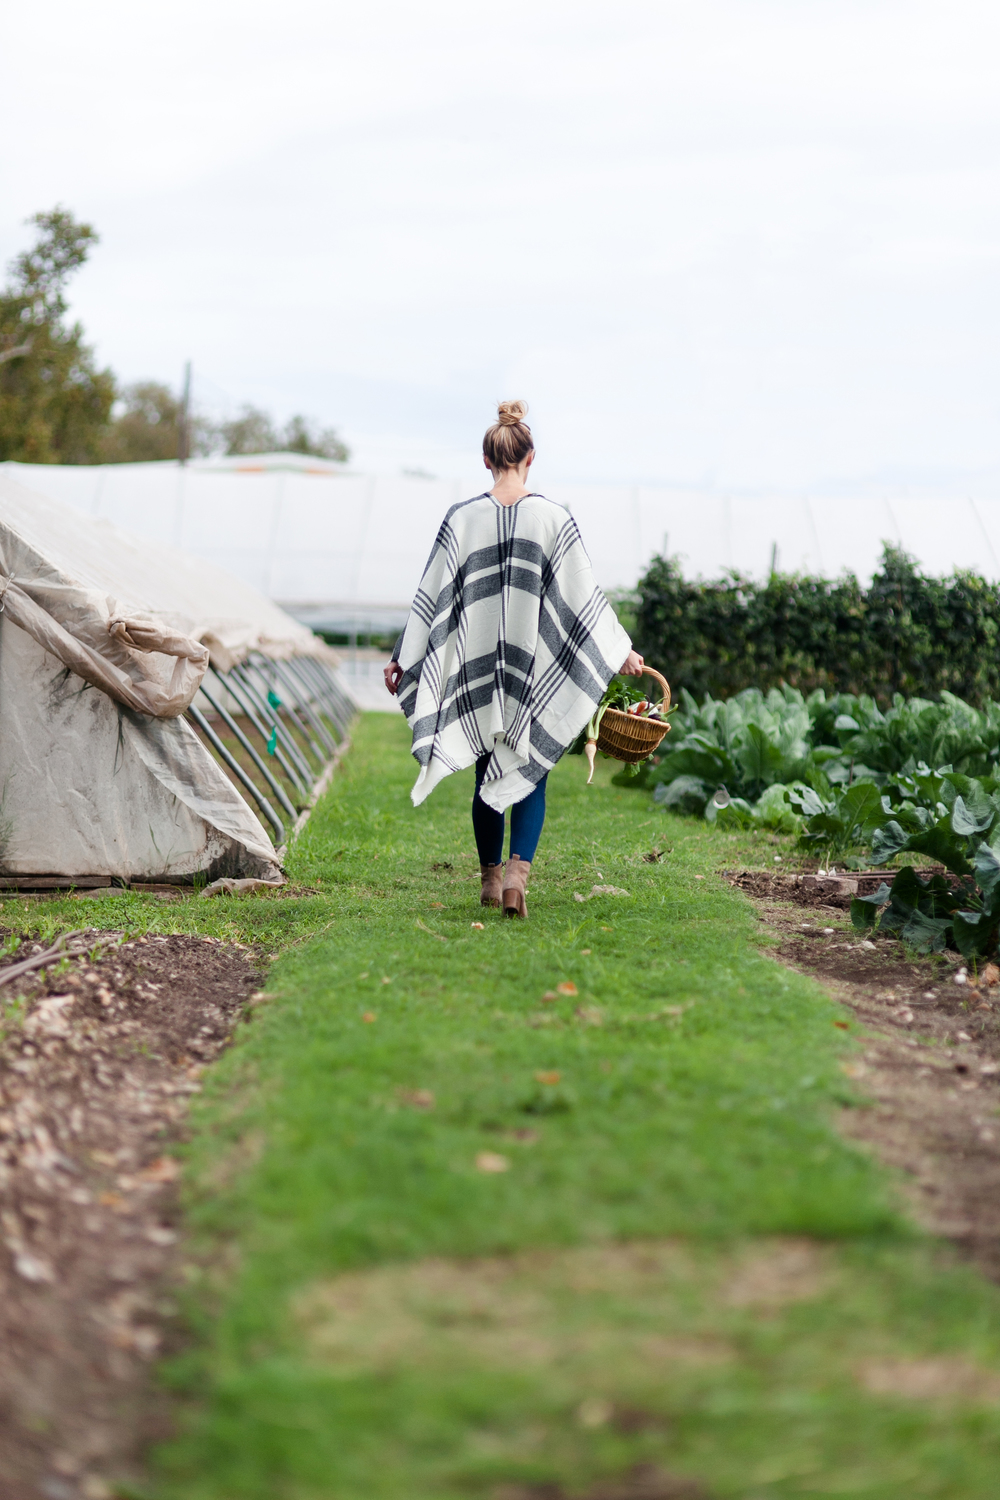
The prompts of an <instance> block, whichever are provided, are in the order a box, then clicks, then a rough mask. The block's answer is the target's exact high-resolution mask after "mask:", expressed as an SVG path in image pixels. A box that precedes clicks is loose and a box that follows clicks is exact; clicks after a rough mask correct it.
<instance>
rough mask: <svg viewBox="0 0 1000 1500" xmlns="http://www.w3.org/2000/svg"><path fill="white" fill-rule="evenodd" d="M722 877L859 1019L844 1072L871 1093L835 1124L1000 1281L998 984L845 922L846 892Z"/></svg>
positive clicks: (791, 958) (761, 877)
mask: <svg viewBox="0 0 1000 1500" xmlns="http://www.w3.org/2000/svg"><path fill="white" fill-rule="evenodd" d="M921 873H924V872H921ZM725 878H727V879H729V880H730V881H731V882H732V883H733V884H735V885H737V886H738V887H739V888H740V889H741V890H745V891H746V892H747V894H748V895H750V896H752V897H753V899H754V901H755V902H756V904H757V907H758V910H759V912H760V915H761V919H762V921H763V922H764V923H765V924H766V925H767V927H768V928H769V929H770V931H771V932H772V933H773V934H774V935H775V936H776V937H777V938H778V940H779V947H778V950H777V951H778V956H779V957H780V959H781V960H782V962H783V963H786V964H787V965H788V966H789V967H790V968H793V969H798V970H799V971H801V972H803V973H808V974H812V975H814V976H815V977H816V978H818V979H820V980H821V981H822V983H823V984H824V986H825V987H826V988H827V989H828V990H829V992H830V994H831V995H832V996H833V998H835V999H836V1000H839V1001H841V1002H842V1003H843V1004H845V1005H848V1006H850V1008H851V1009H852V1010H853V1011H854V1013H855V1015H856V1016H857V1017H858V1020H859V1021H861V1022H862V1023H863V1025H864V1028H865V1030H864V1033H863V1039H864V1043H865V1047H864V1051H863V1053H862V1054H861V1055H860V1056H859V1057H858V1058H857V1059H855V1060H853V1061H851V1062H848V1063H846V1064H845V1072H847V1074H848V1076H849V1077H852V1078H855V1079H857V1080H858V1084H859V1088H860V1089H861V1090H862V1091H863V1093H864V1094H865V1095H867V1097H868V1101H869V1103H868V1107H867V1108H864V1107H863V1108H860V1109H851V1110H845V1111H844V1114H843V1117H842V1127H843V1129H844V1131H845V1133H846V1134H848V1135H850V1136H851V1137H852V1138H853V1139H855V1140H858V1141H861V1142H864V1143H865V1144H866V1145H868V1146H870V1147H871V1148H872V1149H873V1150H874V1151H875V1152H876V1154H877V1155H878V1156H879V1157H880V1158H881V1159H882V1160H883V1161H885V1162H887V1163H888V1164H889V1165H891V1166H893V1167H894V1168H896V1169H897V1170H898V1171H899V1172H900V1173H901V1174H902V1177H903V1181H904V1183H906V1184H907V1185H908V1195H909V1197H910V1200H911V1206H912V1209H913V1211H914V1213H915V1215H916V1217H917V1218H918V1220H919V1222H920V1223H921V1224H922V1225H923V1226H924V1227H925V1228H926V1229H928V1230H929V1231H930V1232H931V1233H933V1234H939V1235H942V1236H944V1237H946V1238H948V1239H950V1240H953V1241H954V1242H955V1243H956V1244H958V1245H959V1246H961V1247H962V1249H963V1250H964V1251H965V1252H966V1253H967V1254H968V1255H970V1256H971V1258H972V1259H973V1260H975V1261H976V1263H977V1264H978V1265H979V1266H980V1267H981V1269H982V1270H984V1271H985V1272H986V1273H987V1274H988V1275H989V1276H991V1277H992V1278H993V1279H994V1280H1000V1003H998V1002H1000V988H993V989H988V988H986V987H985V986H981V987H979V988H977V987H976V986H975V984H974V983H973V980H972V976H969V978H968V980H966V982H965V983H959V982H956V980H958V979H960V978H961V977H962V973H963V969H964V965H963V963H962V960H961V959H960V957H959V955H958V954H953V953H943V954H932V955H929V956H928V957H926V958H917V957H914V956H913V955H911V954H909V953H908V952H907V951H906V950H905V949H904V947H903V945H902V944H901V943H900V942H898V941H896V940H895V939H892V938H889V937H884V936H883V937H876V938H874V939H873V938H871V937H868V936H866V935H864V934H861V933H858V932H856V931H854V930H853V929H852V928H851V927H850V925H849V923H848V922H847V921H845V917H846V914H847V910H848V909H849V907H850V902H851V896H850V893H848V892H839V891H834V890H830V891H824V890H818V889H817V887H816V885H814V884H812V883H808V884H805V883H803V881H802V878H801V877H799V876H796V875H794V874H792V873H791V872H788V873H784V872H772V871H743V872H740V873H739V874H735V873H732V874H731V873H729V872H727V873H726V875H725Z"/></svg>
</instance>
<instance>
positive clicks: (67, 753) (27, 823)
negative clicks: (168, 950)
mask: <svg viewBox="0 0 1000 1500" xmlns="http://www.w3.org/2000/svg"><path fill="white" fill-rule="evenodd" d="M0 570H2V577H0V593H2V595H3V613H2V615H0V875H5V876H8V877H9V876H20V875H60V876H67V877H70V878H73V877H82V876H94V875H98V876H108V877H118V878H124V879H141V880H156V879H170V880H176V879H184V878H189V877H191V876H193V875H194V874H196V873H204V874H205V875H206V876H208V878H210V879H211V878H215V877H218V876H236V877H249V876H260V877H262V878H265V879H275V878H278V877H279V875H280V872H279V870H278V868H277V864H276V860H275V854H274V849H273V846H272V844H271V841H270V839H269V838H268V836H267V834H266V833H265V831H264V829H263V827H262V826H261V824H260V823H259V821H258V819H257V818H256V816H255V815H254V813H253V812H252V811H251V809H250V807H249V806H248V805H247V803H246V802H245V801H244V800H243V798H242V797H241V796H240V795H239V793H238V792H237V791H236V789H235V787H234V786H233V785H232V783H231V782H230V781H229V779H228V777H227V776H225V775H224V773H223V772H222V770H221V769H220V768H219V766H218V765H217V764H216V762H215V760H213V758H212V756H211V755H210V754H209V752H208V751H207V750H206V748H205V746H204V745H203V744H202V742H201V740H200V739H199V738H198V736H197V735H196V734H195V732H194V730H193V729H192V728H191V726H190V725H189V724H188V722H187V721H186V720H185V719H183V718H181V717H178V715H179V714H180V713H181V712H182V710H183V708H184V706H185V704H186V703H188V702H190V700H191V698H192V697H193V696H194V694H195V692H196V691H197V687H198V684H199V682H200V680H201V677H202V676H203V674H204V671H205V668H206V663H207V660H208V649H209V645H210V643H212V642H214V645H213V646H212V649H213V651H214V650H221V652H222V653H223V654H224V655H227V656H228V655H229V653H230V652H232V653H233V654H234V655H235V654H239V653H245V652H246V651H247V650H249V649H251V648H252V647H258V648H264V647H268V648H270V650H271V651H272V652H273V653H274V654H275V655H285V656H290V655H293V654H295V653H296V652H297V651H300V652H301V651H303V650H304V651H306V652H315V651H316V650H317V649H318V650H319V651H320V652H323V651H324V650H325V648H323V646H322V643H320V642H316V641H315V639H314V638H313V637H312V635H311V633H310V632H309V631H306V630H303V629H302V627H301V626H298V625H296V624H295V622H294V621H292V620H290V619H289V618H288V617H287V616H285V615H283V614H282V612H281V611H280V610H278V609H276V608H275V607H274V606H273V605H270V604H268V603H267V601H266V600H262V599H260V598H259V597H257V596H255V595H254V594H253V592H252V591H251V590H249V589H247V588H246V587H245V586H244V585H242V584H240V583H238V582H236V581H235V580H231V579H228V578H226V576H225V574H222V573H221V572H220V570H218V569H216V568H214V567H212V566H210V565H208V564H205V563H203V562H199V561H197V560H193V559H188V558H184V557H183V556H182V555H178V554H177V553H176V552H175V551H174V550H173V549H167V548H164V547H151V546H150V545H149V544H148V543H144V542H136V541H134V540H132V539H130V538H128V537H125V536H123V535H122V534H121V533H120V532H118V531H117V530H116V529H115V528H114V527H112V526H111V525H109V524H108V523H107V522H100V521H98V522H95V521H92V520H90V519H88V518H87V517H84V516H81V515H80V514H79V513H78V512H74V511H72V510H71V509H69V508H68V507H66V506H64V505H60V504H58V503H57V502H55V501H52V500H49V499H46V498H44V497H43V496H40V495H33V494H32V493H31V492H30V491H28V490H26V489H24V488H23V487H22V486H20V485H18V484H15V483H14V482H13V481H11V480H10V479H9V478H7V477H4V478H2V479H0ZM241 604H242V606H243V608H242V610H241V609H240V605H241Z"/></svg>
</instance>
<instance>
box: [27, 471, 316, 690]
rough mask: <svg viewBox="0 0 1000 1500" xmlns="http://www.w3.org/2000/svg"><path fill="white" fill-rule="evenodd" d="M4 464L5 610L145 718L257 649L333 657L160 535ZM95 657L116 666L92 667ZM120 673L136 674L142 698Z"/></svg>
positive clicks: (308, 634)
mask: <svg viewBox="0 0 1000 1500" xmlns="http://www.w3.org/2000/svg"><path fill="white" fill-rule="evenodd" d="M5 467H6V470H7V472H3V473H0V570H2V573H3V577H2V578H0V591H2V590H3V588H4V583H5V580H12V581H11V582H10V583H9V584H8V585H7V591H6V606H5V607H6V608H7V610H8V612H10V613H11V614H12V618H13V617H15V616H18V615H19V614H21V615H23V618H20V617H18V619H17V622H18V623H19V624H23V628H24V629H26V630H28V632H29V634H32V635H34V636H35V639H40V637H39V635H36V634H35V632H36V630H38V631H41V630H43V629H45V628H48V629H49V630H50V632H51V634H50V639H49V640H46V641H42V642H41V643H42V644H44V645H45V646H46V648H47V649H49V650H51V651H52V653H53V655H56V656H58V657H59V659H60V660H61V661H64V662H65V664H66V665H67V666H69V667H71V669H72V670H73V671H76V672H78V673H79V674H80V675H81V676H83V677H85V678H86V679H87V680H88V681H92V682H93V683H94V686H96V687H101V688H102V689H103V690H104V691H105V692H109V693H111V695H112V697H115V698H116V699H117V700H118V701H119V702H122V703H127V704H128V706H129V707H131V708H134V709H136V710H137V711H138V712H142V713H155V714H157V715H166V716H169V715H171V714H177V713H181V712H183V710H184V708H186V707H187V704H188V703H190V701H191V699H192V698H193V696H194V694H195V692H196V690H197V687H198V683H199V682H200V680H201V677H202V676H203V675H204V671H205V667H206V665H207V663H208V660H209V657H211V660H212V663H213V665H214V666H217V667H218V668H219V669H220V670H221V671H226V670H228V668H229V667H231V666H232V665H233V664H234V663H235V662H236V661H240V660H242V659H243V658H244V657H245V656H246V654H247V653H248V652H249V651H253V650H256V651H260V652H262V653H263V654H264V655H265V656H273V657H281V658H286V657H289V656H294V655H300V656H302V655H305V656H321V657H331V656H332V653H330V651H329V649H328V648H327V647H326V646H325V645H324V644H323V642H322V641H321V640H320V639H319V638H318V637H317V636H315V635H313V633H312V631H311V630H307V629H306V628H304V627H303V626H302V625H299V624H297V623H296V621H295V620H293V619H292V618H291V616H290V615H287V614H285V612H284V611H283V610H281V609H279V608H278V607H277V606H276V605H274V604H272V603H271V602H270V601H269V600H267V599H264V598H262V597H261V596H260V594H258V593H257V592H256V590H254V589H253V588H249V587H247V585H246V584H245V583H243V582H241V581H240V580H239V579H238V578H234V577H232V576H231V575H230V574H228V573H226V572H225V571H224V570H223V569H222V568H220V567H218V566H216V565H215V564H213V563H212V562H209V561H206V560H204V559H202V558H196V557H191V556H189V555H188V554H187V553H185V552H183V551H181V550H180V549H178V548H176V547H172V546H170V545H169V544H168V543H166V542H163V541H161V540H159V539H156V540H154V541H150V540H149V539H147V538H139V537H136V536H132V535H128V534H126V533H125V532H122V531H119V530H118V528H117V527H116V526H114V525H112V524H111V523H110V522H109V521H108V520H106V519H105V518H103V517H96V518H95V517H90V516H86V515H82V514H81V513H80V512H79V510H77V509H75V508H73V507H71V506H70V505H67V504H65V503H61V502H60V501H59V500H54V499H52V498H51V497H50V496H48V495H46V494H45V493H44V492H39V491H37V490H34V489H27V488H25V487H24V486H23V485H21V484H19V483H18V482H17V481H16V480H15V479H13V478H12V477H11V476H10V468H11V467H12V466H5ZM23 467H24V466H22V468H23ZM43 468H44V466H43V465H39V466H37V467H36V468H34V469H33V470H32V471H31V472H32V473H33V474H38V473H39V472H40V471H41V470H42V469H43ZM135 500H136V504H135V511H134V519H135V520H136V522H137V523H140V524H141V522H142V517H143V514H144V510H145V506H144V505H143V503H142V497H141V495H136V497H135ZM24 595H26V596H27V597H28V598H29V599H30V600H31V601H32V602H33V604H34V605H35V606H36V608H35V610H34V611H29V610H28V605H27V604H26V603H25V601H24V600H23V599H22V598H21V597H20V596H24ZM39 611H41V612H43V613H44V614H45V615H47V616H48V617H49V621H50V622H54V625H55V626H60V627H62V630H63V631H64V632H66V633H67V634H68V635H69V636H71V637H73V639H74V640H75V641H76V642H77V647H76V648H74V647H73V646H71V645H70V644H69V643H68V642H67V641H66V640H65V639H64V638H63V637H62V635H61V634H60V632H59V630H57V629H54V628H53V626H52V624H50V625H49V626H48V627H45V626H44V624H43V622H42V620H41V619H40V617H39ZM81 648H84V649H81ZM74 652H75V659H73V660H70V659H69V658H70V656H72V655H74ZM151 653H152V655H151ZM95 654H96V656H98V657H100V658H101V659H102V662H103V663H104V664H106V667H103V666H102V665H101V664H100V663H95V662H94V655H95ZM156 656H160V657H162V658H163V660H161V661H159V662H157V661H156V660H155V657H156ZM88 663H89V664H90V665H91V666H92V668H93V670H94V671H95V673H99V672H101V671H102V670H103V671H105V672H106V677H105V680H101V681H98V680H97V677H96V676H95V677H91V676H89V675H88V671H87V670H86V668H87V664H88ZM107 668H113V669H116V671H108V670H107ZM120 674H124V678H128V679H131V686H132V690H133V693H132V695H130V693H129V686H128V683H127V682H126V681H124V680H123V677H122V676H121V675H120ZM142 684H146V686H145V687H143V686H142Z"/></svg>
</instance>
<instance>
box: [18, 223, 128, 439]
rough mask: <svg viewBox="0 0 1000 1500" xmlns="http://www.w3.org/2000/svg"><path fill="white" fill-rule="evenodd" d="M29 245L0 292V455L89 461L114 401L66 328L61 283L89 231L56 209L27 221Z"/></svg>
mask: <svg viewBox="0 0 1000 1500" xmlns="http://www.w3.org/2000/svg"><path fill="white" fill-rule="evenodd" d="M28 222H29V223H30V224H34V225H35V227H36V228H37V230H38V237H37V240H36V243H35V244H34V245H33V246H32V247H31V248H30V249H29V250H25V251H22V253H21V254H20V255H18V256H16V257H15V259H14V260H13V261H12V262H11V264H10V267H9V281H8V284H7V286H6V287H5V288H4V290H3V291H2V292H0V459H17V460H19V461H20V462H22V463H36V464H38V463H42V464H51V463H69V464H81V463H94V462H96V461H97V460H98V459H99V457H100V447H101V442H102V438H103V437H104V434H105V433H106V431H107V427H108V421H109V418H110V415H111V406H112V403H113V401H114V399H115V380H114V376H113V375H112V373H111V371H110V370H99V369H98V368H97V365H96V363H95V360H94V353H93V350H92V349H90V348H89V347H88V346H87V345H86V344H85V343H84V341H83V329H82V327H81V326H80V324H79V323H74V324H72V325H71V326H68V325H67V324H66V322H65V317H66V308H67V304H66V298H65V287H66V283H67V281H68V280H69V278H70V277H71V276H72V275H73V273H74V272H75V271H78V270H79V269H80V267H81V266H82V265H83V264H84V262H85V261H86V259H87V256H88V255H89V253H90V250H91V247H92V246H93V245H95V244H96V243H97V235H96V234H95V232H94V230H93V229H92V228H91V226H90V225H89V224H80V223H78V222H77V221H76V220H75V219H74V218H73V216H72V214H70V213H68V212H67V210H66V209H64V208H58V207H57V208H54V209H52V210H51V211H50V212H48V213H39V214H35V215H34V216H33V218H31V219H29V220H28Z"/></svg>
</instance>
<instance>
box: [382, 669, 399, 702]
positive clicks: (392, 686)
mask: <svg viewBox="0 0 1000 1500" xmlns="http://www.w3.org/2000/svg"><path fill="white" fill-rule="evenodd" d="M382 676H383V677H384V678H385V685H386V687H387V688H388V689H389V692H390V693H391V694H392V696H393V697H394V698H395V696H396V693H397V692H398V691H399V684H400V682H401V681H402V680H403V669H402V667H401V666H400V665H399V662H398V661H391V662H390V663H389V665H388V666H387V667H383V668H382Z"/></svg>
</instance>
